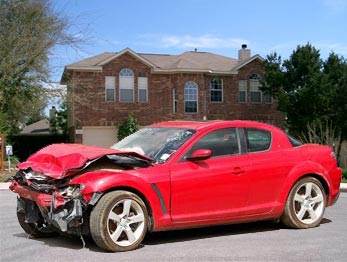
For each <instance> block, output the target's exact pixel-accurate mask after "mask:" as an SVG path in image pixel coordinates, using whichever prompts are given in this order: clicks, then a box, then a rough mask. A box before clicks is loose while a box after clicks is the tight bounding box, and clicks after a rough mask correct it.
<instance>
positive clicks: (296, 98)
mask: <svg viewBox="0 0 347 262" xmlns="http://www.w3.org/2000/svg"><path fill="white" fill-rule="evenodd" d="M264 75H265V81H264V83H263V87H262V90H263V91H265V92H268V93H270V94H272V95H273V96H274V97H275V98H277V99H278V103H279V106H278V109H279V110H280V111H282V112H284V113H285V114H286V118H287V126H288V129H289V131H290V133H292V134H294V135H296V136H298V137H305V136H307V135H308V133H309V132H312V130H327V129H329V128H330V127H329V126H331V125H332V126H333V128H332V130H334V134H332V135H333V136H335V139H337V140H338V141H337V143H338V155H339V152H340V149H341V144H342V142H343V141H345V140H347V114H346V110H347V102H346V99H345V96H346V94H347V63H346V60H345V59H344V58H343V57H339V56H337V55H336V54H334V53H331V54H330V55H329V57H328V59H327V60H326V61H323V60H322V59H321V58H320V54H319V50H317V49H316V48H314V47H313V46H312V45H310V44H309V43H308V44H306V45H305V46H298V47H297V49H296V50H294V51H293V53H292V55H291V56H290V58H289V59H287V60H284V61H283V62H282V59H281V56H279V55H278V54H277V53H273V54H270V55H268V56H267V58H266V60H265V74H264ZM317 135H318V136H323V135H326V134H317Z"/></svg>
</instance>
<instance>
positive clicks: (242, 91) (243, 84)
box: [239, 80, 247, 103]
mask: <svg viewBox="0 0 347 262" xmlns="http://www.w3.org/2000/svg"><path fill="white" fill-rule="evenodd" d="M239 102H240V103H246V102H247V80H240V81H239Z"/></svg>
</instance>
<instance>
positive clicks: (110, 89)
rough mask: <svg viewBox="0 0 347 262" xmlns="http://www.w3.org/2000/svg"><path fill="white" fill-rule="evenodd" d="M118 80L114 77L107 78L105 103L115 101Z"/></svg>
mask: <svg viewBox="0 0 347 262" xmlns="http://www.w3.org/2000/svg"><path fill="white" fill-rule="evenodd" d="M115 88H116V78H115V77H114V76H105V101H106V102H114V101H115V94H116V92H115Z"/></svg>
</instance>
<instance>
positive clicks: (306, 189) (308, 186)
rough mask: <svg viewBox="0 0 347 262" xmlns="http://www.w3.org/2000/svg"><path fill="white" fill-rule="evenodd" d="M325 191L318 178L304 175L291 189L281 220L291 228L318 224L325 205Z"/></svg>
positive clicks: (309, 226) (310, 226)
mask: <svg viewBox="0 0 347 262" xmlns="http://www.w3.org/2000/svg"><path fill="white" fill-rule="evenodd" d="M326 199H327V197H326V193H325V191H324V188H323V186H322V184H321V182H319V180H318V179H316V178H314V177H305V178H302V179H300V180H299V181H298V182H296V183H295V185H294V186H293V188H292V189H291V191H290V193H289V196H288V199H287V202H286V206H285V208H284V212H283V215H282V217H281V221H282V223H283V224H285V225H286V226H288V227H291V228H312V227H316V226H318V225H319V224H320V222H321V221H322V219H323V215H324V211H325V206H326Z"/></svg>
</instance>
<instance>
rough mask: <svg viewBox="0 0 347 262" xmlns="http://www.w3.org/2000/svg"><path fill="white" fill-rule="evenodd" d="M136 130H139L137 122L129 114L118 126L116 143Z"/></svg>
mask: <svg viewBox="0 0 347 262" xmlns="http://www.w3.org/2000/svg"><path fill="white" fill-rule="evenodd" d="M137 130H139V126H138V124H137V121H136V119H135V117H134V116H133V115H131V114H129V115H128V117H127V119H126V120H125V122H124V123H122V124H120V125H118V135H117V137H118V141H120V140H122V139H123V138H125V137H127V136H129V135H131V134H132V133H135V132H136V131H137Z"/></svg>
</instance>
